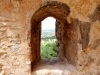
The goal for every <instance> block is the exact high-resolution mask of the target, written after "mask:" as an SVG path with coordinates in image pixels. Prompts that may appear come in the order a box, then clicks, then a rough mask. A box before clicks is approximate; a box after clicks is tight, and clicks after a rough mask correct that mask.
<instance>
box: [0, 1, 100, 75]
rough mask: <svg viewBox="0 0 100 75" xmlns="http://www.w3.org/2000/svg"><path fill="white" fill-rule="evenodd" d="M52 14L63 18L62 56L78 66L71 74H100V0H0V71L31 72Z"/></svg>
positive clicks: (3, 74)
mask: <svg viewBox="0 0 100 75" xmlns="http://www.w3.org/2000/svg"><path fill="white" fill-rule="evenodd" d="M49 16H53V17H55V19H57V21H59V22H60V24H57V25H56V29H57V30H56V36H57V39H58V44H57V48H58V49H57V50H58V57H59V58H60V60H63V59H66V60H67V61H68V62H69V63H70V64H71V65H73V66H74V67H75V68H76V70H75V71H76V73H72V74H69V75H100V0H73V1H71V0H0V75H31V72H32V68H34V65H35V64H36V63H38V62H39V61H40V60H41V58H40V49H39V48H40V35H41V34H40V32H41V27H40V25H41V24H40V23H41V21H42V20H44V19H45V18H46V17H49ZM60 31H61V32H60ZM60 56H61V57H60ZM33 70H34V69H33ZM55 75H56V74H55Z"/></svg>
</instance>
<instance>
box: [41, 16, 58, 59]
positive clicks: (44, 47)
mask: <svg viewBox="0 0 100 75" xmlns="http://www.w3.org/2000/svg"><path fill="white" fill-rule="evenodd" d="M55 22H56V19H55V18H53V17H47V18H46V19H44V20H43V21H42V25H41V48H40V50H41V58H42V59H45V58H54V57H57V51H56V42H57V39H56V36H55Z"/></svg>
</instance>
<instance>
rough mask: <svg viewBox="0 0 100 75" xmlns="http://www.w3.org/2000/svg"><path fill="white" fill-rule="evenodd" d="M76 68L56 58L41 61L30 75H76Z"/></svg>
mask: <svg viewBox="0 0 100 75" xmlns="http://www.w3.org/2000/svg"><path fill="white" fill-rule="evenodd" d="M75 73H76V68H75V67H74V66H73V65H71V64H69V63H68V62H67V61H61V60H59V59H58V58H51V59H42V60H41V62H40V63H38V64H37V65H36V66H35V67H34V71H33V73H32V75H77V74H75Z"/></svg>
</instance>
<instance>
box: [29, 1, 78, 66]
mask: <svg viewBox="0 0 100 75" xmlns="http://www.w3.org/2000/svg"><path fill="white" fill-rule="evenodd" d="M69 14H70V8H69V7H68V6H67V5H66V4H64V3H61V2H58V1H47V3H46V4H44V5H43V6H42V7H41V8H39V9H38V10H37V11H36V12H35V13H34V14H33V16H32V19H31V53H32V54H31V55H32V65H31V66H33V65H34V64H35V63H37V62H39V61H40V60H41V57H40V40H41V38H40V37H41V21H42V20H44V19H45V18H46V17H49V16H52V17H54V18H55V19H57V22H56V37H57V39H58V46H60V47H58V48H59V49H60V48H61V49H63V51H62V52H63V53H62V54H61V53H60V52H59V51H58V54H59V53H60V54H59V56H60V55H61V56H60V57H63V55H64V57H65V58H68V57H69V61H71V60H73V59H71V56H70V53H71V51H70V52H69V51H66V49H68V50H69V49H70V48H69V47H68V46H66V45H67V44H66V43H65V41H66V42H67V41H68V40H69V41H68V42H67V43H68V44H70V43H72V42H76V40H75V39H73V40H72V39H70V37H71V36H72V37H73V38H74V35H73V34H72V33H70V30H72V31H75V29H73V27H71V25H70V24H69V23H68V22H67V16H68V15H69ZM60 28H61V29H62V30H63V31H62V32H63V33H60V32H59V31H61V30H60ZM68 28H69V29H68ZM67 29H68V30H67ZM67 33H70V34H69V35H67ZM64 35H65V36H66V38H64ZM76 38H77V37H76ZM67 39H68V40H67ZM61 40H62V41H61ZM71 41H72V42H71ZM59 44H62V45H59ZM74 46H76V43H75V44H74ZM67 47H68V48H67ZM76 47H77V46H76ZM59 49H58V50H59ZM71 49H72V48H71ZM76 49H77V48H76ZM66 52H67V54H68V53H69V54H68V55H66ZM75 52H76V50H75V51H73V52H72V53H71V54H73V55H77V53H75ZM61 59H63V58H61ZM75 61H77V60H76V58H75V60H73V61H72V62H74V63H75Z"/></svg>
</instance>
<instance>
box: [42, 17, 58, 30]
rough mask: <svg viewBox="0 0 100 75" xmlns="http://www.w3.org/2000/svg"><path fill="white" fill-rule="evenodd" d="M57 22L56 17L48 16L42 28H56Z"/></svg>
mask: <svg viewBox="0 0 100 75" xmlns="http://www.w3.org/2000/svg"><path fill="white" fill-rule="evenodd" d="M55 22H56V19H55V18H53V17H47V18H46V19H44V20H43V21H42V30H49V29H55Z"/></svg>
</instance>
